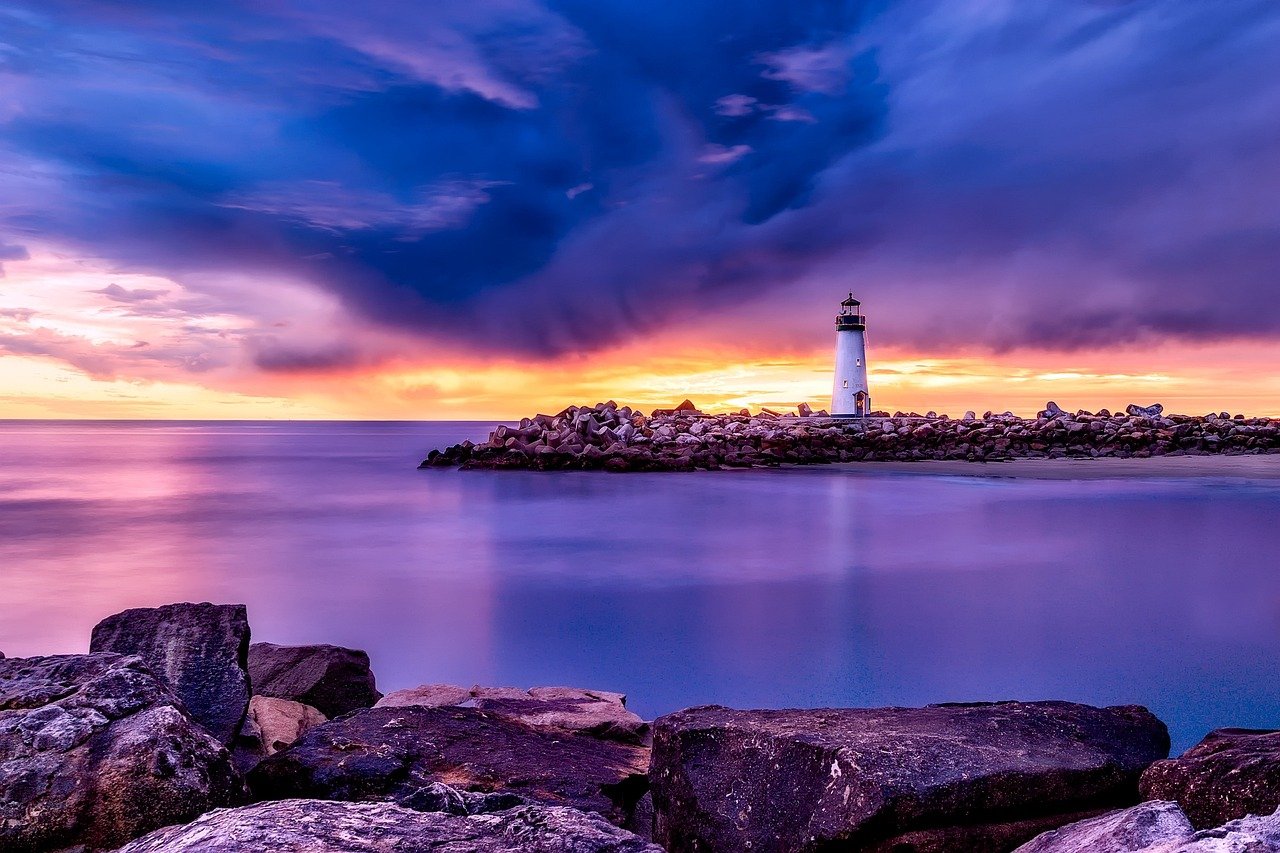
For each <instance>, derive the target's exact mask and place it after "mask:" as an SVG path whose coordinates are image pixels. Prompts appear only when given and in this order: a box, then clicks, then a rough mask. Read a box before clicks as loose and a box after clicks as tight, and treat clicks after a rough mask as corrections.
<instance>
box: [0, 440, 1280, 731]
mask: <svg viewBox="0 0 1280 853" xmlns="http://www.w3.org/2000/svg"><path fill="white" fill-rule="evenodd" d="M488 427H489V425H488V424H477V423H456V422H454V423H444V422H436V423H333V422H329V423H226V422H222V423H202V422H0V650H3V651H4V652H5V653H7V654H9V655H10V656H14V655H34V654H44V653H61V652H76V651H83V650H84V649H85V648H86V646H87V643H88V638H89V631H90V629H91V628H92V627H93V625H94V623H95V622H97V621H98V620H99V619H100V618H102V617H103V616H106V615H108V614H110V613H113V612H115V611H118V610H121V609H124V608H126V607H137V606H146V605H156V604H162V603H166V602H171V601H183V600H193V601H199V600H212V601H221V602H245V603H247V604H248V606H249V616H250V621H251V623H252V626H253V632H254V636H255V638H256V639H261V640H270V641H274V642H278V643H308V642H332V643H338V644H341V645H350V646H356V647H360V648H364V649H367V650H368V651H369V653H370V655H371V656H372V658H373V662H374V667H375V670H376V672H377V675H378V680H379V685H380V686H381V687H382V689H384V690H391V689H396V688H400V687H406V686H410V685H414V684H419V683H423V682H455V683H460V684H472V683H483V684H495V685H523V686H529V685H537V684H570V685H579V686H588V687H596V688H604V689H610V690H619V691H622V692H625V693H627V694H628V695H629V696H630V701H631V705H632V707H633V708H635V709H636V710H637V711H638V712H639V713H641V714H642V715H644V716H653V715H656V714H660V713H662V712H665V711H670V710H673V709H676V708H679V707H683V706H687V705H691V704H701V703H711V702H717V703H723V704H728V705H735V706H742V707H747V706H752V707H764V706H768V707H780V706H816V705H887V704H903V705H916V704H922V703H927V702H939V701H967V700H986V699H1007V698H1024V699H1040V698H1063V699H1072V700H1077V701H1083V702H1090V703H1097V704H1114V703H1127V702H1137V703H1141V704H1145V705H1147V706H1149V707H1151V708H1152V709H1153V710H1154V711H1155V712H1156V713H1157V714H1159V715H1160V716H1161V718H1162V719H1164V720H1165V721H1166V722H1168V723H1169V726H1170V729H1171V730H1172V732H1173V737H1174V744H1175V749H1179V748H1183V747H1186V746H1188V745H1190V744H1191V743H1193V742H1194V741H1195V740H1197V739H1198V738H1199V737H1200V736H1201V735H1202V734H1204V732H1206V731H1207V730H1208V729H1210V728H1214V727H1217V726H1225V725H1231V726H1251V727H1277V726H1280V692H1278V691H1277V689H1276V684H1277V683H1280V677H1278V676H1280V555H1278V553H1277V551H1278V550H1280V549H1277V545H1278V544H1280V481H1272V482H1271V483H1265V482H1263V483H1253V482H1242V481H1234V482H1233V481H1226V480H1217V479H1213V478H1199V479H1162V480H1093V481H1048V480H1023V479H986V478H971V477H952V476H920V475H913V474H897V473H885V472H877V470H876V468H875V467H874V466H866V467H853V468H838V469H837V468H800V469H792V470H783V471H749V472H719V473H702V474H683V475H680V474H677V475H672V474H652V475H650V474H629V475H606V474H592V473H555V474H539V473H518V472H457V471H442V470H432V471H419V470H416V468H415V466H416V465H417V462H418V461H419V460H420V459H421V458H422V457H423V456H424V455H425V453H426V451H427V450H429V449H431V448H433V447H437V446H442V445H445V444H448V443H452V442H455V441H458V440H461V439H463V438H466V437H471V438H480V437H482V436H483V435H484V434H485V433H486V432H487V429H488Z"/></svg>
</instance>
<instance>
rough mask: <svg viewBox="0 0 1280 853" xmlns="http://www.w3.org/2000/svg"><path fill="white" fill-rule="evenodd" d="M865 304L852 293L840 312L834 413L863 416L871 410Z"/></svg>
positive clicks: (832, 409)
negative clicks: (863, 306)
mask: <svg viewBox="0 0 1280 853" xmlns="http://www.w3.org/2000/svg"><path fill="white" fill-rule="evenodd" d="M861 305H862V303H861V302H859V301H858V300H856V299H854V298H853V294H852V293H850V294H849V298H848V299H846V300H845V301H844V302H841V303H840V313H839V314H837V315H836V381H835V385H834V387H833V388H832V390H831V414H832V415H834V416H837V417H839V416H844V417H857V418H863V417H866V416H867V415H868V414H870V413H871V390H870V388H868V386H867V318H866V316H865V315H864V314H863V313H862V309H861Z"/></svg>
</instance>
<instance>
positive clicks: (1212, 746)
mask: <svg viewBox="0 0 1280 853" xmlns="http://www.w3.org/2000/svg"><path fill="white" fill-rule="evenodd" d="M1141 788H1142V795H1143V796H1144V797H1146V798H1148V799H1159V800H1174V801H1176V802H1177V803H1178V805H1180V806H1181V807H1182V810H1183V811H1184V812H1186V814H1187V817H1189V818H1191V823H1192V824H1193V825H1195V826H1196V827H1200V828H1203V827H1210V826H1218V825H1219V824H1222V823H1226V822H1227V821H1229V820H1233V819H1235V818H1239V817H1244V816H1245V815H1247V814H1255V815H1266V814H1271V813H1272V812H1273V811H1275V810H1276V808H1277V807H1278V806H1280V731H1265V730H1255V729H1218V730H1216V731H1213V732H1210V733H1209V734H1208V735H1207V736H1205V738H1204V740H1202V741H1200V743H1198V744H1196V745H1195V746H1193V747H1191V749H1189V750H1187V751H1186V752H1185V753H1183V754H1182V756H1181V757H1179V758H1175V759H1170V760H1168V761H1158V762H1156V763H1155V764H1153V765H1151V767H1149V768H1148V769H1147V771H1146V772H1145V773H1143V774H1142V782H1141Z"/></svg>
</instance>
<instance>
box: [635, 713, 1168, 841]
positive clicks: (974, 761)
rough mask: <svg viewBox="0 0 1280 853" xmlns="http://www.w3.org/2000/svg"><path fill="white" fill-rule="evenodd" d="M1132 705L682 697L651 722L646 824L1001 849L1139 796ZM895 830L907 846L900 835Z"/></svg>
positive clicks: (714, 835) (665, 837) (1138, 738)
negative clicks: (774, 705) (711, 701)
mask: <svg viewBox="0 0 1280 853" xmlns="http://www.w3.org/2000/svg"><path fill="white" fill-rule="evenodd" d="M1168 749H1169V737H1168V732H1167V730H1166V729H1165V726H1164V724H1163V723H1161V722H1160V721H1159V720H1157V719H1156V718H1155V717H1154V716H1152V715H1151V714H1150V713H1149V712H1148V711H1147V710H1146V709H1144V708H1138V707H1131V706H1125V707H1117V708H1092V707H1089V706H1085V705H1075V704H1072V703H1068V702H1029V703H1023V702H1005V703H994V704H975V705H939V706H929V707H926V708H879V709H819V710H803V711H801V710H793V711H734V710H730V709H728V708H721V707H716V706H711V707H704V708H692V709H689V710H686V711H680V712H677V713H675V714H670V715H668V716H665V717H661V718H659V719H658V720H657V721H655V723H654V742H653V761H652V767H651V771H650V777H651V783H652V790H653V803H654V810H655V833H654V840H655V841H657V842H658V843H659V844H661V845H663V846H664V847H666V848H667V849H668V850H670V851H672V853H683V851H698V853H717V851H726V853H727V851H741V850H747V849H751V850H757V851H788V853H790V852H791V851H817V850H824V849H827V845H844V846H846V847H848V849H858V850H864V849H865V850H881V849H883V850H890V849H893V850H898V849H903V850H915V851H929V850H948V851H965V850H972V851H979V850H981V851H986V850H1009V849H1012V848H1013V847H1016V846H1017V845H1018V844H1020V843H1022V842H1024V841H1027V840H1028V839H1030V838H1032V837H1034V836H1035V835H1037V834H1038V833H1039V832H1042V831H1044V830H1046V829H1051V828H1053V827H1055V826H1061V825H1063V824H1065V823H1069V822H1071V821H1072V820H1077V819H1080V818H1083V817H1089V816H1092V815H1094V814H1097V813H1100V812H1101V811H1103V810H1108V809H1114V808H1117V807H1121V806H1126V805H1129V804H1131V803H1134V802H1136V801H1137V793H1138V792H1137V782H1138V777H1139V776H1140V775H1141V773H1142V771H1143V770H1144V769H1145V768H1146V767H1147V766H1148V765H1149V764H1150V763H1151V762H1152V761H1155V760H1157V759H1159V758H1162V757H1164V756H1165V755H1167V754H1168ZM904 845H905V846H904Z"/></svg>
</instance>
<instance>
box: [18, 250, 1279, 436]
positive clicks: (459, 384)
mask: <svg viewBox="0 0 1280 853" xmlns="http://www.w3.org/2000/svg"><path fill="white" fill-rule="evenodd" d="M6 266H7V273H8V277H7V278H6V279H5V287H4V289H3V291H0V418H141V419H151V418H174V419H183V418H192V419H212V420H230V419H334V418H336V419H352V420H384V419H385V420H433V419H460V420H508V419H518V418H520V417H523V416H526V415H531V414H534V413H537V412H553V411H558V410H559V409H561V408H563V407H565V406H567V405H570V404H584V403H585V404H592V403H596V402H599V401H601V400H607V399H614V400H617V401H618V402H619V403H625V404H629V405H632V406H634V407H637V408H640V409H644V410H646V411H647V410H649V409H652V408H655V407H660V406H670V405H673V404H675V403H678V402H680V401H681V400H684V399H686V398H688V399H691V400H693V401H694V402H695V403H697V404H698V405H699V406H700V407H702V408H703V409H704V410H706V411H729V410H737V409H741V408H749V409H751V410H752V411H756V410H758V409H760V408H761V407H769V408H772V409H776V410H785V409H790V408H793V407H794V406H795V405H796V404H798V403H800V402H807V403H809V404H810V405H811V406H813V407H814V408H815V409H822V408H826V407H827V405H828V403H829V400H830V393H831V387H830V382H831V371H832V367H833V365H832V357H833V350H834V333H832V332H830V330H829V327H828V324H827V321H828V319H829V318H828V317H827V316H826V315H825V314H822V315H820V316H815V318H814V324H813V332H812V333H809V332H807V331H806V329H807V328H808V324H807V323H797V318H796V317H795V316H792V315H791V314H785V313H783V314H779V315H778V317H777V320H776V324H775V322H774V321H770V320H762V319H760V317H761V316H766V315H768V313H769V312H768V311H767V310H765V309H767V307H768V306H766V305H763V303H761V304H760V305H749V304H743V305H740V306H739V309H741V310H745V311H747V313H746V314H744V315H742V316H737V315H734V314H731V313H729V314H722V315H721V316H718V317H705V316H703V317H693V318H691V319H689V320H687V321H685V323H683V324H681V325H677V326H673V327H670V328H668V329H666V330H664V331H660V332H656V333H651V334H646V335H641V336H637V337H636V338H634V339H633V340H632V342H630V343H627V344H622V345H619V346H616V347H613V348H611V349H607V350H604V351H600V352H593V353H579V354H573V355H566V356H561V357H554V358H553V357H548V358H542V359H539V358H533V357H531V358H525V359H521V358H518V357H515V356H504V357H496V358H482V357H481V356H478V355H476V354H475V353H474V352H463V351H459V350H448V349H442V348H440V347H439V345H433V344H430V343H426V342H424V341H422V340H421V339H416V338H411V337H408V336H407V335H405V334H403V333H399V334H397V333H392V332H388V331H385V330H376V329H370V328H366V327H364V326H362V325H360V324H359V323H358V322H357V321H356V320H354V319H353V318H350V317H347V316H346V313H345V312H344V311H343V310H342V307H341V306H340V305H339V304H338V303H337V302H336V300H334V299H333V298H331V297H327V296H325V295H323V294H321V293H319V292H318V291H314V290H311V289H308V288H306V287H304V286H302V285H300V284H298V283H295V282H287V281H281V282H272V283H271V284H272V293H273V294H274V296H272V297H271V299H267V300H263V299H261V298H258V299H257V303H256V304H258V305H259V308H260V309H261V313H259V314H257V315H255V316H253V317H246V316H239V315H237V314H235V313H233V312H232V311H231V310H230V309H229V308H227V307H225V306H227V305H235V304H237V303H238V302H239V301H241V300H242V299H243V298H244V295H245V294H249V293H255V294H256V293H257V291H258V290H259V289H260V288H257V286H256V285H257V284H258V283H257V282H254V281H251V280H241V279H236V278H231V279H228V280H222V281H219V282H218V288H217V289H216V290H215V292H217V293H218V294H220V295H221V296H222V297H223V301H218V300H214V299H211V298H210V297H209V296H208V295H207V294H202V293H197V292H195V291H190V290H188V289H187V288H185V287H184V286H183V285H181V284H179V283H177V282H174V281H172V280H169V279H165V278H160V277H155V276H145V275H130V274H122V273H120V272H118V271H114V270H111V269H110V268H109V267H106V266H104V265H101V264H96V263H94V262H91V261H76V260H69V259H67V258H66V257H64V256H60V255H55V254H52V253H48V252H44V253H36V254H34V255H33V256H32V258H31V259H29V260H26V261H20V262H8V263H7V265H6ZM264 305H265V307H263V306H264ZM761 325H769V326H770V327H771V328H772V327H773V326H774V325H776V328H774V329H773V331H775V332H776V333H777V334H776V335H775V336H772V337H771V336H769V335H767V334H761V335H760V336H758V337H755V338H753V339H751V341H750V343H747V344H743V343H741V342H740V340H739V339H738V337H737V336H736V333H735V332H734V330H736V329H741V328H744V327H746V328H751V327H759V326H761ZM766 331H768V330H766ZM731 335H732V336H733V337H731ZM263 341H276V342H284V343H291V344H295V345H297V346H300V347H302V348H303V351H306V348H307V347H309V346H316V345H321V346H322V345H323V344H324V343H325V342H326V341H328V342H333V341H340V342H347V341H351V342H354V343H356V344H358V345H359V347H360V348H361V349H362V351H365V352H368V353H370V354H371V356H370V363H369V364H368V365H365V366H362V367H359V368H348V369H329V370H315V371H305V370H300V371H295V372H280V371H270V370H264V369H262V368H260V367H258V366H255V364H254V363H253V358H252V354H253V351H254V349H253V348H254V347H255V346H259V345H261V344H262V342H263ZM869 361H870V364H871V372H870V377H871V386H872V396H873V401H874V404H875V406H876V408H878V409H883V410H887V411H890V412H892V411H895V410H903V411H917V412H926V411H929V410H934V411H937V412H946V413H948V414H952V415H960V414H962V413H963V412H964V411H965V410H967V409H972V410H974V411H975V412H978V413H981V412H983V411H985V410H988V409H990V410H993V411H1004V410H1006V409H1008V410H1011V411H1014V412H1016V413H1019V414H1031V413H1034V412H1036V411H1037V410H1039V409H1040V408H1041V407H1043V405H1044V403H1045V402H1046V401H1048V400H1051V399H1052V400H1054V401H1055V402H1057V403H1058V404H1059V405H1061V406H1063V407H1064V408H1068V409H1076V408H1084V409H1090V410H1096V409H1098V408H1102V407H1107V408H1110V409H1113V410H1114V409H1117V408H1123V407H1124V406H1125V405H1126V404H1128V403H1141V404H1148V403H1152V402H1161V403H1163V404H1164V405H1165V407H1166V409H1167V410H1169V411H1180V412H1188V413H1196V414H1202V413H1204V412H1208V411H1222V410H1226V411H1230V412H1232V413H1236V412H1244V413H1247V414H1251V415H1280V374H1278V373H1277V372H1276V371H1274V370H1273V369H1271V366H1272V365H1275V364H1280V341H1269V340H1259V341H1234V342H1226V343H1215V344H1187V343H1177V342H1165V343H1160V344H1152V345H1148V346H1130V347H1123V348H1111V349H1105V350H1103V349H1099V350H1091V351H1081V352H1070V353H1063V352H1051V351H1030V350H1022V351H1016V352H1011V353H1004V354H999V355H994V354H991V353H986V352H982V351H978V350H973V351H966V352H942V351H939V352H920V351H914V350H907V349H904V348H895V347H893V346H889V345H880V344H878V342H877V339H876V338H875V336H874V335H873V337H872V340H871V346H870V358H869Z"/></svg>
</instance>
